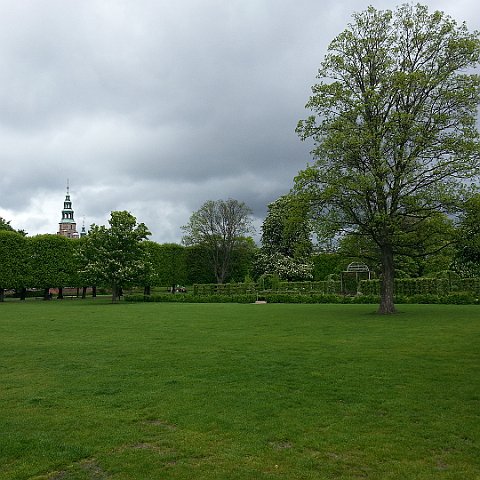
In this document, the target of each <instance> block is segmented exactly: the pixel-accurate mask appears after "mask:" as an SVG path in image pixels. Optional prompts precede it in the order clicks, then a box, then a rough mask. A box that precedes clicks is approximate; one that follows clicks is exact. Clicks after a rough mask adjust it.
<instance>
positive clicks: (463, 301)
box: [125, 292, 480, 305]
mask: <svg viewBox="0 0 480 480" xmlns="http://www.w3.org/2000/svg"><path fill="white" fill-rule="evenodd" d="M257 300H264V301H266V302H267V303H342V304H378V303H380V297H379V296H378V295H355V296H347V295H335V294H310V295H305V294H295V293H269V294H266V295H263V296H257V295H256V294H238V295H218V294H217V295H191V294H180V295H171V294H159V295H141V294H134V295H126V296H125V301H127V302H176V303H255V301H257ZM395 303H397V304H405V303H415V304H418V303H426V304H431V303H437V304H444V305H478V304H480V301H479V298H478V297H477V296H475V295H472V294H471V293H468V292H457V293H450V294H447V295H435V294H420V295H418V294H417V295H410V296H406V295H397V296H395Z"/></svg>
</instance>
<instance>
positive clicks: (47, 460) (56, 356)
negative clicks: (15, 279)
mask: <svg viewBox="0 0 480 480" xmlns="http://www.w3.org/2000/svg"><path fill="white" fill-rule="evenodd" d="M399 308H400V310H401V312H402V313H400V314H398V315H395V316H392V317H379V316H377V315H374V314H373V312H374V311H375V309H376V307H375V306H373V305H231V304H200V305H195V304H148V303H147V304H126V303H120V304H115V305H112V304H109V303H106V301H104V300H101V299H98V300H96V301H95V300H85V301H81V300H64V301H58V300H55V301H51V302H42V301H38V300H37V301H27V302H26V303H20V302H6V303H4V304H0V479H2V480H3V479H8V480H13V479H35V480H46V479H48V480H73V479H75V480H87V479H109V480H110V479H113V480H124V479H131V480H143V479H145V480H153V479H188V480H191V479H222V480H230V479H245V480H252V479H276V478H278V479H286V480H292V479H299V480H300V479H302V480H304V479H363V478H368V479H379V480H380V479H381V480H385V479H396V480H397V479H409V480H410V479H415V480H418V479H459V480H460V479H461V480H469V479H477V478H480V449H479V440H480V308H479V307H478V306H474V305H472V306H450V305H401V306H399Z"/></svg>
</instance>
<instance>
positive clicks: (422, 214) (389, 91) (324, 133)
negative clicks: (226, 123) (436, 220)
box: [296, 5, 480, 314]
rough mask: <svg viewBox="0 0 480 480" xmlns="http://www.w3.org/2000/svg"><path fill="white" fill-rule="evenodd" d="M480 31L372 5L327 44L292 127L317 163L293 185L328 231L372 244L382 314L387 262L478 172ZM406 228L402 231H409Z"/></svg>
mask: <svg viewBox="0 0 480 480" xmlns="http://www.w3.org/2000/svg"><path fill="white" fill-rule="evenodd" d="M479 36H480V34H479V33H478V32H475V33H473V34H470V33H469V32H468V31H467V28H466V26H465V25H464V24H462V25H461V26H458V25H457V24H456V22H455V21H454V20H452V19H451V18H450V17H448V16H446V15H444V14H443V13H442V12H438V11H437V12H434V13H432V14H430V13H429V12H428V9H427V7H425V6H422V5H416V6H412V5H403V6H401V7H399V8H398V9H397V10H396V11H395V12H392V11H389V10H386V11H378V10H376V9H374V8H373V7H369V8H368V9H367V10H366V11H365V12H363V13H356V14H354V15H353V22H352V24H351V25H349V28H348V29H347V30H345V31H344V32H343V33H341V34H340V35H339V36H338V37H337V38H335V39H334V40H333V42H332V43H331V44H330V46H329V52H328V54H327V55H326V57H325V60H324V62H323V63H322V66H321V68H320V70H319V75H318V78H320V79H322V80H321V81H320V83H319V84H317V85H315V86H314V87H313V88H312V91H313V96H312V97H311V98H310V100H309V102H308V104H307V107H308V108H309V109H310V110H312V112H313V115H312V116H310V117H309V118H308V119H307V120H304V121H300V122H299V125H298V128H297V131H298V133H299V134H300V136H301V138H302V139H307V138H312V139H313V140H314V142H315V148H314V151H313V154H314V157H315V160H316V161H315V164H314V165H312V166H310V167H308V168H307V169H306V170H305V171H303V172H301V173H300V175H299V176H298V178H297V180H296V187H297V189H298V190H301V191H303V192H305V193H307V194H309V195H310V198H311V202H312V209H313V211H314V212H315V214H316V218H317V220H318V221H319V222H321V223H322V225H323V226H324V227H325V231H328V232H329V233H331V234H332V235H334V234H335V233H337V234H338V232H341V231H343V232H345V231H346V232H357V233H359V234H361V235H366V236H368V237H369V238H370V239H371V240H372V241H373V242H374V243H375V245H376V246H377V248H378V251H379V256H380V261H381V280H382V282H381V302H380V307H379V313H383V314H388V313H394V312H395V307H394V302H393V281H394V275H395V273H394V270H395V267H394V255H395V254H397V253H398V251H399V247H401V246H402V241H403V240H404V239H405V238H408V237H409V236H410V237H411V236H412V235H413V234H414V232H415V231H416V229H417V228H418V227H419V226H420V225H421V224H422V223H423V222H425V220H426V219H428V218H429V217H431V216H432V215H434V214H435V212H438V211H443V212H445V213H449V212H453V211H455V209H456V208H458V207H459V205H460V204H462V203H463V201H464V193H465V188H464V184H463V181H464V179H467V178H472V177H474V176H476V175H478V173H479V170H480V162H479V159H480V143H479V134H478V131H477V128H476V113H477V105H478V103H479V97H480V88H479V87H480V77H479V76H478V75H476V74H473V73H470V74H469V73H465V70H467V69H470V68H472V67H474V66H475V65H477V63H478V60H479V56H480V40H479ZM405 229H407V231H406V230H405Z"/></svg>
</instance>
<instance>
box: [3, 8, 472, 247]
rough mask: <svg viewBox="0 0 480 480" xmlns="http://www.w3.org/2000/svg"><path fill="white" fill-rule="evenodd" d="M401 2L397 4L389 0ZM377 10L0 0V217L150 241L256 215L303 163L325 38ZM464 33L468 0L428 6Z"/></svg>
mask: <svg viewBox="0 0 480 480" xmlns="http://www.w3.org/2000/svg"><path fill="white" fill-rule="evenodd" d="M398 3H403V2H398ZM398 3H396V2H393V1H389V0H383V1H381V0H378V1H375V0H372V1H365V2H364V1H359V0H355V1H354V0H347V1H338V0H323V1H322V0H128V1H127V0H42V1H40V0H15V1H14V0H0V62H1V63H0V166H1V173H0V216H2V217H4V218H6V219H7V220H10V221H11V224H12V226H13V227H14V228H17V229H24V230H26V231H27V232H28V233H29V234H30V235H35V234H37V233H55V232H56V231H57V230H58V222H59V221H60V219H61V210H62V207H63V201H64V198H65V192H66V183H67V178H68V179H69V181H70V193H71V199H72V202H73V208H74V210H75V220H76V221H77V225H78V227H79V229H80V227H81V225H82V222H83V221H85V224H86V225H87V227H88V225H90V224H92V223H97V224H102V225H103V224H106V223H107V221H108V218H109V216H110V212H111V211H112V210H128V211H130V212H131V213H132V214H134V215H135V216H136V217H137V219H138V221H141V222H144V223H145V224H146V225H147V226H148V227H149V228H150V230H151V232H152V237H151V239H152V240H155V241H157V242H161V243H163V242H180V240H181V236H182V232H181V229H180V227H181V226H182V225H184V224H186V223H187V222H188V219H189V217H190V215H191V213H192V212H193V211H195V210H197V209H198V208H199V207H200V206H201V205H202V204H203V203H204V202H205V201H207V200H216V199H227V198H234V199H238V200H241V201H244V202H246V203H247V205H249V206H250V207H251V208H252V210H253V212H254V216H255V217H256V225H257V227H259V225H260V224H261V222H262V220H263V218H264V216H265V213H266V205H267V204H268V203H270V202H272V201H273V200H275V199H276V198H278V197H279V196H280V195H283V194H285V193H287V192H288V190H289V189H290V188H291V186H292V181H293V177H294V176H295V175H296V174H297V173H298V171H299V170H301V169H302V168H304V167H305V166H306V164H307V163H308V162H309V160H310V155H309V150H310V149H311V145H308V144H306V143H302V142H301V141H300V139H299V138H298V137H297V135H296V134H295V127H296V124H297V122H298V120H299V119H301V118H304V117H305V116H306V115H307V114H308V112H307V111H306V110H305V109H304V105H305V103H306V102H307V100H308V97H309V94H310V87H311V86H312V85H313V84H314V83H315V75H316V72H317V69H318V67H319V65H320V62H321V61H322V59H323V56H324V55H325V52H326V49H327V47H328V44H329V43H330V41H331V40H332V39H333V38H334V37H335V36H336V35H337V34H339V33H340V32H341V31H342V30H344V29H345V28H346V27H347V24H348V22H350V20H351V14H352V13H353V12H354V11H362V10H365V9H366V8H367V6H368V5H373V6H374V7H377V8H380V9H385V8H394V7H395V6H396V5H398ZM422 3H425V4H427V5H428V6H429V7H430V9H439V10H443V11H445V12H446V13H448V14H449V15H451V16H452V17H454V18H455V19H456V20H457V21H458V22H462V21H466V22H467V26H468V28H469V29H470V30H475V29H480V7H479V4H478V2H477V0H455V1H451V0H448V1H440V0H439V1H434V0H430V1H424V2H422Z"/></svg>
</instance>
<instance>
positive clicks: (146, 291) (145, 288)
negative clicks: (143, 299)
mask: <svg viewBox="0 0 480 480" xmlns="http://www.w3.org/2000/svg"><path fill="white" fill-rule="evenodd" d="M151 291H152V289H151V288H150V285H145V287H143V294H144V295H150V293H151Z"/></svg>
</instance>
